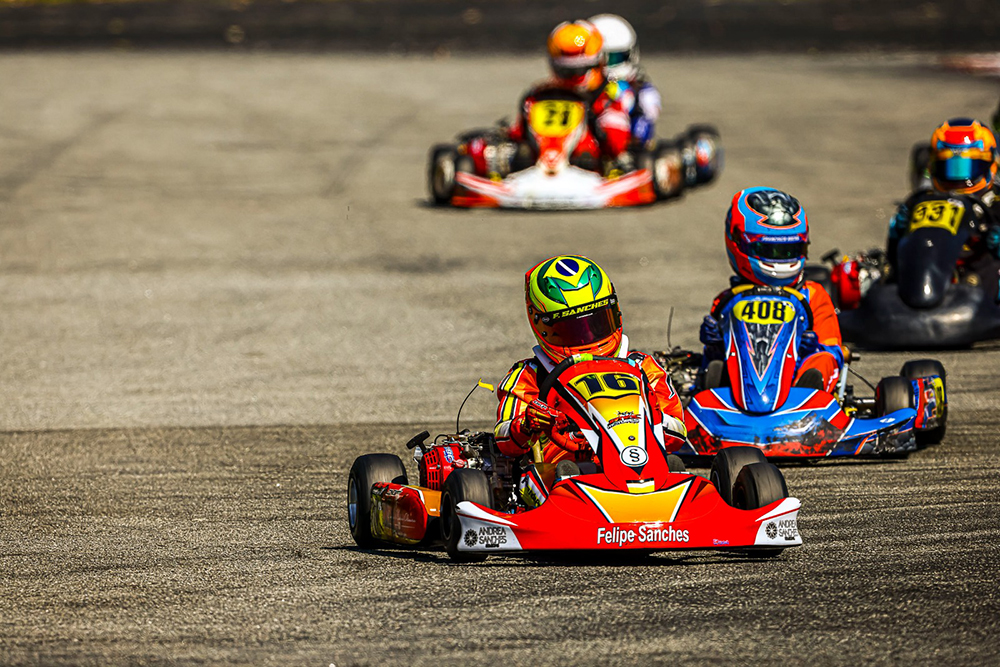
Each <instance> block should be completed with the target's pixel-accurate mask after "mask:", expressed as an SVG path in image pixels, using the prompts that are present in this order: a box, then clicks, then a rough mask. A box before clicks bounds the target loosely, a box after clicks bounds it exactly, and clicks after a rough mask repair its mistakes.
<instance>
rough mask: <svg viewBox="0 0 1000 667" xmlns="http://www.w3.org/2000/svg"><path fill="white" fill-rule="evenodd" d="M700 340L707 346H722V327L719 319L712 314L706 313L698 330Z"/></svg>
mask: <svg viewBox="0 0 1000 667" xmlns="http://www.w3.org/2000/svg"><path fill="white" fill-rule="evenodd" d="M698 340H700V341H701V344H702V345H704V346H705V347H720V348H721V347H722V327H721V326H719V321H718V320H717V319H715V318H714V317H712V316H711V315H706V316H705V319H703V320H702V321H701V328H700V329H699V330H698Z"/></svg>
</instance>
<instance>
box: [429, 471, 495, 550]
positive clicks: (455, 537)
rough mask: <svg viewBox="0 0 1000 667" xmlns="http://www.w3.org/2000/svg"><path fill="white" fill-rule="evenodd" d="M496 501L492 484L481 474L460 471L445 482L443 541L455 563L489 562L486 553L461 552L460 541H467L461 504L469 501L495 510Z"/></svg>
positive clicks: (442, 490)
mask: <svg viewBox="0 0 1000 667" xmlns="http://www.w3.org/2000/svg"><path fill="white" fill-rule="evenodd" d="M492 498H493V492H492V491H491V490H490V482H489V480H488V479H487V478H486V475H485V474H483V473H482V472H480V471H479V470H470V469H468V468H459V469H457V470H452V471H451V474H449V475H448V477H446V478H445V480H444V485H443V487H442V488H441V539H442V540H443V541H444V548H445V550H446V551H447V552H448V555H449V556H450V557H451V559H452V560H453V561H456V562H461V563H472V562H478V561H483V560H486V554H484V553H477V552H470V551H459V550H458V544H459V540H462V539H464V536H463V535H462V523H461V521H459V518H458V504H459V503H461V502H464V501H469V502H473V503H475V504H477V505H482V506H483V507H492Z"/></svg>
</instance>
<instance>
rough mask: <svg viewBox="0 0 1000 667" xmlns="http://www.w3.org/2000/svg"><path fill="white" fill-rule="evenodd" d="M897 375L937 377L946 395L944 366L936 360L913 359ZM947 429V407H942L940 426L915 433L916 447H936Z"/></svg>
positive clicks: (912, 377)
mask: <svg viewBox="0 0 1000 667" xmlns="http://www.w3.org/2000/svg"><path fill="white" fill-rule="evenodd" d="M899 374H900V375H902V376H903V377H905V378H910V379H916V378H923V377H927V376H929V375H937V376H939V377H940V378H941V383H942V384H943V385H944V395H945V396H947V395H948V376H947V373H946V372H945V370H944V364H942V363H941V362H940V361H938V360H937V359H914V360H913V361H907V362H906V363H905V364H903V367H902V368H901V369H899ZM947 429H948V406H947V405H945V406H944V413H943V414H942V415H941V425H940V426H938V427H936V428H932V429H930V430H927V431H917V434H916V435H917V444H918V445H921V446H923V445H936V444H938V443H939V442H941V441H942V440H943V439H944V434H945V432H946V431H947Z"/></svg>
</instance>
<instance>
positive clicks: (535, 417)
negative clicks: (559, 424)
mask: <svg viewBox="0 0 1000 667" xmlns="http://www.w3.org/2000/svg"><path fill="white" fill-rule="evenodd" d="M559 417H562V418H563V419H564V420H565V419H566V417H565V416H564V415H563V413H561V412H560V411H559V410H556V409H555V408H550V407H549V406H547V405H546V404H545V403H543V402H541V401H540V400H538V399H537V398H536V399H535V400H533V401H531V402H530V403H528V405H527V406H526V407H525V409H524V412H522V413H521V414H519V415H518V416H517V417H515V418H514V421H513V422H512V423H511V431H512V433H513V434H514V441H515V442H517V443H518V444H520V446H521V448H522V449H524V450H527V449H528V446H529V444H528V443H529V442H530V441H531V439H532V438H534V437H535V436H537V435H538V434H539V433H544V434H546V435H549V434H550V433H552V427H553V426H554V425H555V423H556V420H557V419H558V418H559Z"/></svg>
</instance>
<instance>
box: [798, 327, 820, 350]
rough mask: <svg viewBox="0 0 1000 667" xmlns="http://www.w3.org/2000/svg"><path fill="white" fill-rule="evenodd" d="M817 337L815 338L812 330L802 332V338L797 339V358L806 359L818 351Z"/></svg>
mask: <svg viewBox="0 0 1000 667" xmlns="http://www.w3.org/2000/svg"><path fill="white" fill-rule="evenodd" d="M820 348H821V346H820V344H819V337H818V336H816V332H815V331H813V330H812V329H810V330H808V331H803V332H802V337H801V338H800V339H799V356H800V357H808V356H809V355H810V354H814V353H816V352H819V351H820Z"/></svg>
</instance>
